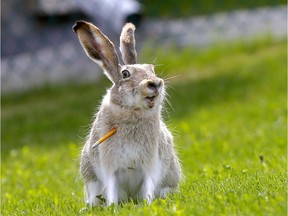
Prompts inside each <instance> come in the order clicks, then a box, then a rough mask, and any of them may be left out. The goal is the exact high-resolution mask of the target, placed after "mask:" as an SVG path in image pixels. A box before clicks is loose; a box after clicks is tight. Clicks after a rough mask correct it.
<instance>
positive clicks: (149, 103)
mask: <svg viewBox="0 0 288 216" xmlns="http://www.w3.org/2000/svg"><path fill="white" fill-rule="evenodd" d="M145 101H146V104H147V106H148V107H149V108H153V107H154V105H155V96H152V97H145Z"/></svg>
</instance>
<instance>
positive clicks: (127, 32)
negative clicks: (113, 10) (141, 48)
mask: <svg viewBox="0 0 288 216" xmlns="http://www.w3.org/2000/svg"><path fill="white" fill-rule="evenodd" d="M134 31H135V26H134V25H133V24H132V23H127V24H126V25H125V26H124V27H123V29H122V33H121V36H120V51H121V54H122V59H123V62H124V63H125V64H136V62H137V53H136V50H135V37H134Z"/></svg>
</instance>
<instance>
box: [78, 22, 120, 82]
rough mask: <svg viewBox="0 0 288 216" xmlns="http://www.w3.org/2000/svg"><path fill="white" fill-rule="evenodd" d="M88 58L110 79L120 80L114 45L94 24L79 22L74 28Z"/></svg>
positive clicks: (113, 80)
mask: <svg viewBox="0 0 288 216" xmlns="http://www.w3.org/2000/svg"><path fill="white" fill-rule="evenodd" d="M73 30H74V32H76V33H77V36H78V38H79V41H80V43H81V45H82V47H83V49H84V50H85V52H86V54H87V56H88V57H89V58H90V59H92V60H93V61H94V62H96V63H97V64H98V65H99V66H101V67H102V68H103V69H104V72H105V73H106V75H107V76H108V78H109V79H110V80H111V81H112V82H114V83H117V82H118V81H119V80H120V78H121V77H120V73H119V59H118V55H117V52H116V50H115V47H114V45H113V43H112V42H111V41H110V40H109V39H108V38H107V37H106V36H105V35H104V34H103V33H102V32H101V31H100V30H99V29H98V28H97V27H96V26H94V25H93V24H92V23H88V22H85V21H77V22H76V24H75V25H74V26H73Z"/></svg>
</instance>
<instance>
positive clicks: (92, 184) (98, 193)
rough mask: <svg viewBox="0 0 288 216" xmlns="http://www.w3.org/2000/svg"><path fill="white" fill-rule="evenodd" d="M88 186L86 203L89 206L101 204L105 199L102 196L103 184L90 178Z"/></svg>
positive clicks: (86, 185)
mask: <svg viewBox="0 0 288 216" xmlns="http://www.w3.org/2000/svg"><path fill="white" fill-rule="evenodd" d="M85 187H86V203H87V204H88V205H89V206H96V205H99V204H101V202H102V201H103V200H102V199H104V198H103V197H102V188H103V187H102V184H101V183H100V181H99V180H98V181H94V180H89V181H87V182H86V184H85Z"/></svg>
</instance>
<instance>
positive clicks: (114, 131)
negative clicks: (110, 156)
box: [92, 128, 117, 148]
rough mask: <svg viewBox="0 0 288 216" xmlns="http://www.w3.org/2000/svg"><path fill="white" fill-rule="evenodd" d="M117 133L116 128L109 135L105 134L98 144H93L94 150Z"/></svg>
mask: <svg viewBox="0 0 288 216" xmlns="http://www.w3.org/2000/svg"><path fill="white" fill-rule="evenodd" d="M116 131H117V129H116V128H112V130H111V131H109V132H108V133H107V134H105V135H104V136H103V137H101V138H100V139H99V140H98V141H97V142H96V143H94V144H93V146H92V148H95V147H97V146H98V145H100V144H101V143H102V142H104V141H105V140H106V139H108V138H109V137H111V136H112V135H113V134H115V133H116Z"/></svg>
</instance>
